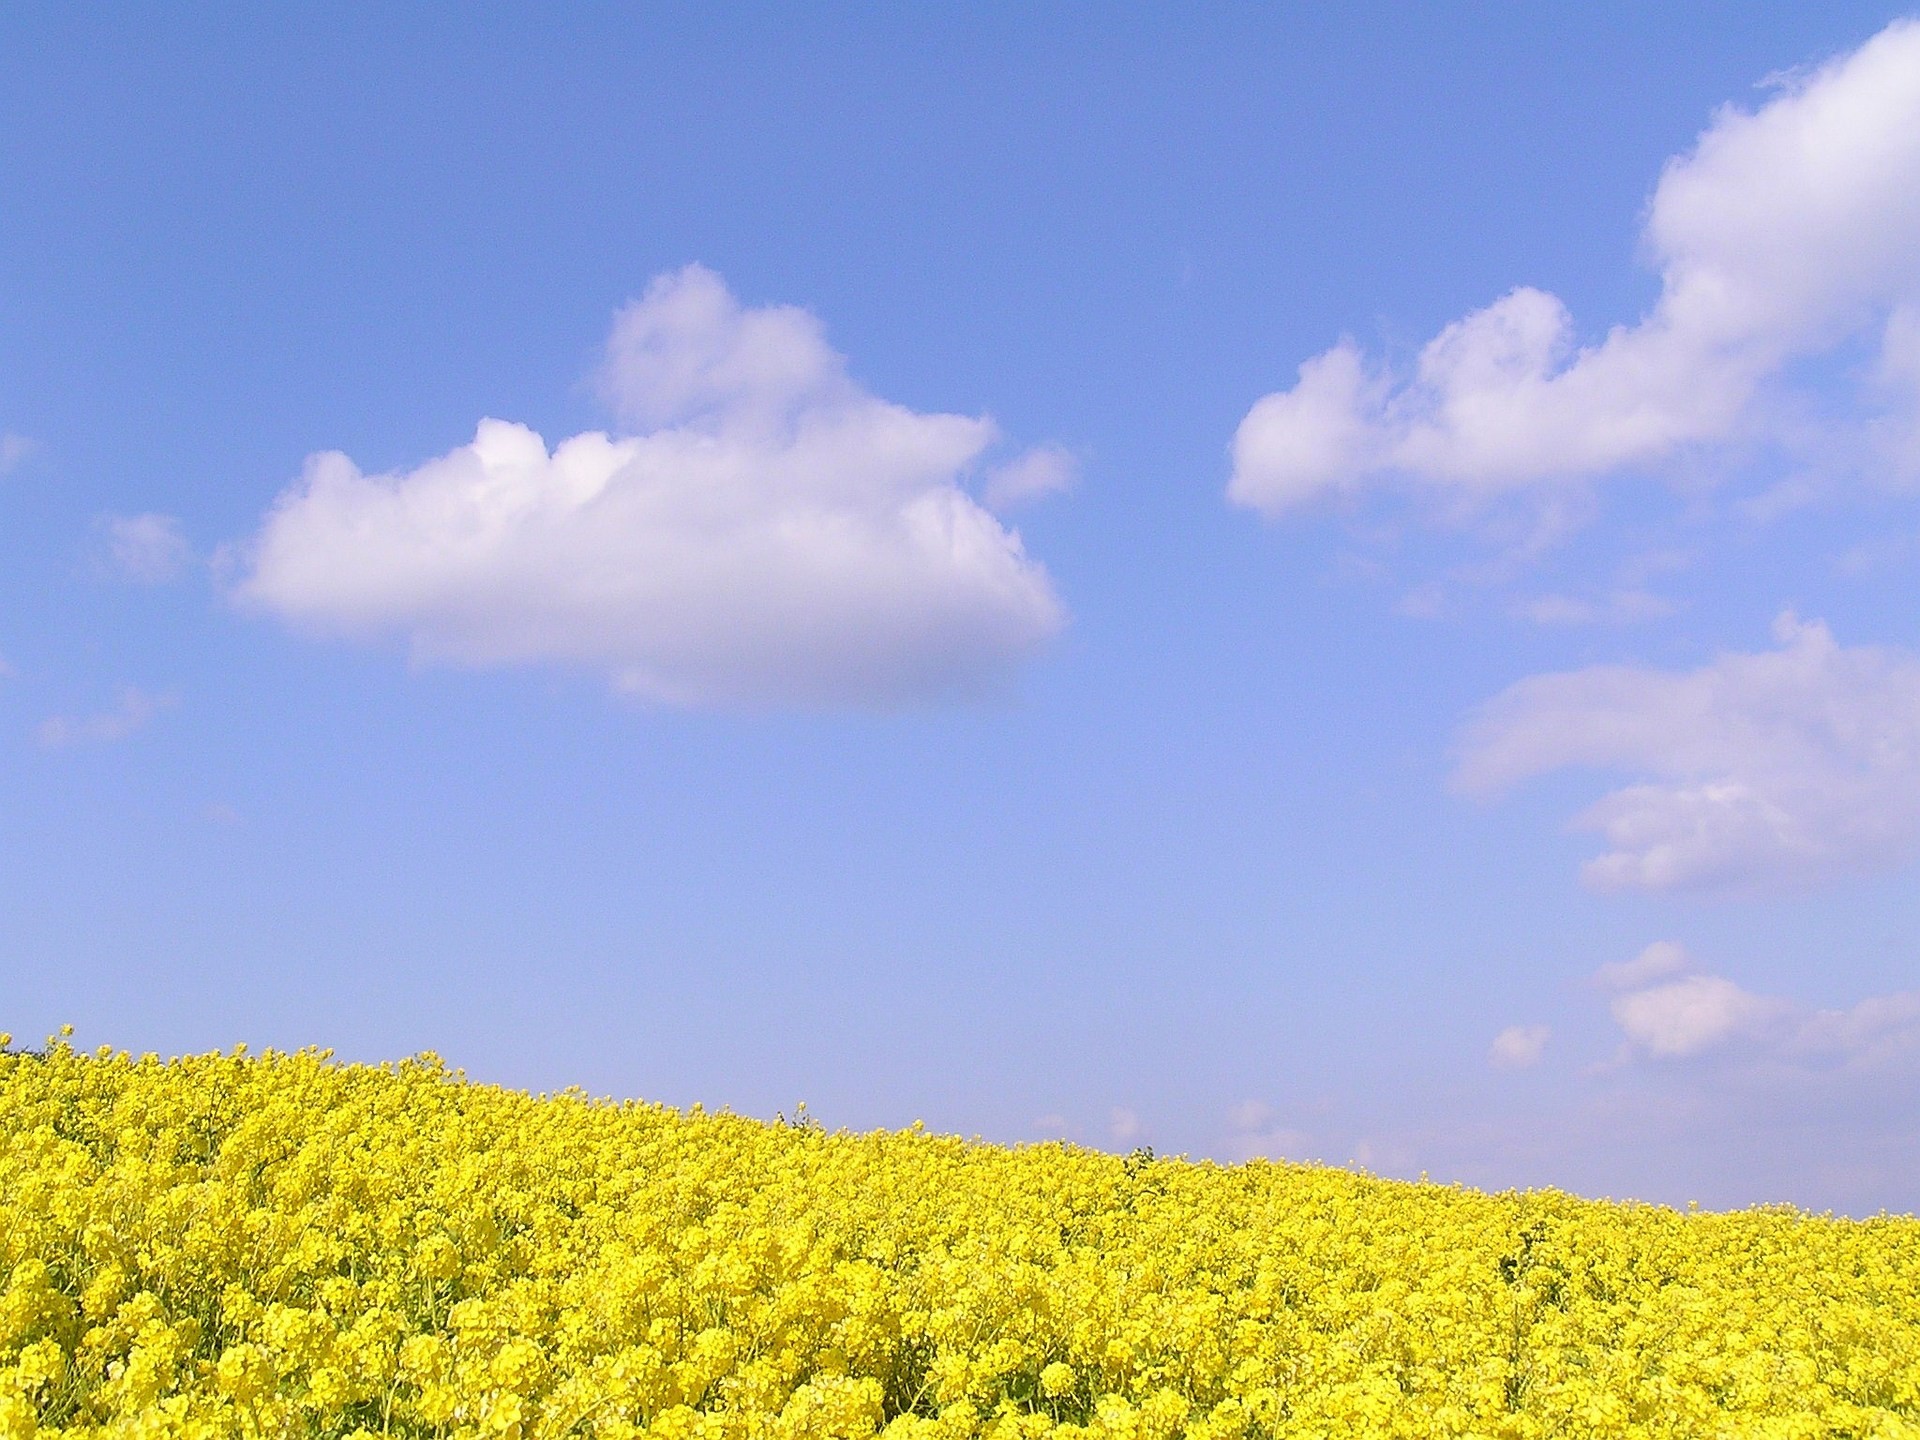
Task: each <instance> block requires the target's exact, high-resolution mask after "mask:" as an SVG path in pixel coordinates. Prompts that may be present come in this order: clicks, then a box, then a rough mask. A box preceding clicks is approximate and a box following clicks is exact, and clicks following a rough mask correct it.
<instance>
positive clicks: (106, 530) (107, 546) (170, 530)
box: [99, 515, 193, 585]
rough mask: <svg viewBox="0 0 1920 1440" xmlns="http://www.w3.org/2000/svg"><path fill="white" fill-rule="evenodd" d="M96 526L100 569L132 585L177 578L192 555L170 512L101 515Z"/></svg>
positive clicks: (163, 581) (162, 581) (178, 523)
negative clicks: (166, 513) (98, 536)
mask: <svg viewBox="0 0 1920 1440" xmlns="http://www.w3.org/2000/svg"><path fill="white" fill-rule="evenodd" d="M99 529H100V535H101V553H100V563H101V568H102V569H103V570H105V571H106V572H107V573H109V574H112V575H114V576H117V577H118V578H120V579H122V580H126V581H128V582H130V583H132V584H135V585H164V584H166V583H167V582H168V581H170V580H177V579H179V578H180V575H181V572H182V571H184V570H185V569H186V568H187V564H188V562H189V561H190V560H191V559H192V558H193V551H192V549H191V547H189V546H188V544H187V537H186V536H185V535H184V534H182V533H181V531H180V522H179V521H178V520H176V519H174V518H173V516H171V515H103V516H102V517H101V518H100V521H99Z"/></svg>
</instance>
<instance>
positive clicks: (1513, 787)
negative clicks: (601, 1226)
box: [0, 4, 1920, 1211]
mask: <svg viewBox="0 0 1920 1440" xmlns="http://www.w3.org/2000/svg"><path fill="white" fill-rule="evenodd" d="M1903 13H1904V12H1903V11H1902V10H1900V9H1899V8H1898V7H1890V6H1882V5H1847V4H1834V5H1828V6H1823V7H1806V6H1785V5H1780V6H1741V7H1734V6H1726V5H1698V6H1692V7H1686V8H1682V9H1678V10H1676V9H1675V8H1673V7H1654V6H1636V7H1607V8H1606V9H1605V10H1603V11H1600V12H1596V13H1583V14H1579V15H1575V14H1572V13H1571V12H1553V13H1548V12H1543V11H1540V10H1538V9H1537V7H1523V6H1492V5H1489V6H1476V7H1473V8H1471V9H1470V10H1466V11H1454V10H1442V9H1441V8H1439V7H1433V8H1431V9H1430V10H1428V11H1425V12H1414V13H1409V12H1408V11H1407V10H1406V8H1405V7H1394V6H1381V7H1371V8H1363V7H1340V8H1339V10H1338V11H1337V13H1336V12H1326V13H1321V12H1316V11H1310V10H1307V9H1304V8H1302V9H1299V10H1296V11H1291V12H1289V11H1282V10H1278V9H1273V8H1267V7H1213V8H1211V9H1208V10H1206V11H1204V12H1192V11H1183V12H1180V13H1178V14H1176V13H1174V12H1173V11H1171V10H1162V9H1150V8H1145V7H1134V8H1128V9H1123V10H1101V9H1096V8H1094V7H1065V6H1061V7H1053V8H1050V9H1045V10H1042V11H1038V12H1036V11H1033V10H1032V9H1030V8H1028V7H1013V6H1007V7H985V8H976V9H974V10H971V11H961V10H957V9H952V10H928V9H924V8H917V9H909V8H905V7H902V8H899V9H897V10H893V11H884V10H875V9H872V8H870V7H866V8H856V7H815V8H811V9H808V10H804V11H802V10H797V9H794V8H792V7H777V8H776V7H767V8H764V9H756V8H747V9H738V10H734V11H731V12H729V13H727V14H725V15H720V14H717V13H714V12H711V11H709V10H707V9H705V8H702V7H692V6H688V7H675V6H659V7H650V8H633V7H616V6H610V5H609V6H598V7H583V8H582V9H580V10H579V11H578V12H576V13H574V14H572V15H570V16H568V17H566V19H565V20H564V21H555V20H553V19H552V18H551V17H549V16H547V15H544V14H534V13H532V12H521V13H517V14H516V13H509V12H504V11H499V10H487V11H485V12H480V11H473V10H461V11H456V10H453V9H451V8H447V9H439V10H432V9H413V10H409V11H407V12H405V13H404V14H401V15H395V14H393V13H390V12H389V11H387V10H381V9H375V8H372V7H369V8H367V9H365V10H363V11H361V12H359V13H350V12H347V11H344V10H340V9H337V8H336V9H333V10H330V11H329V12H328V13H327V14H326V15H325V16H320V15H318V14H314V15H309V16H306V17H299V16H286V15H262V14H260V13H258V12H257V11H256V10H253V9H247V8H243V7H229V8H221V9H215V8H201V9H196V10H194V11H193V12H192V13H191V14H188V15H184V16H183V15H180V14H174V13H166V14H162V13H161V12H159V11H154V12H151V13H149V14H147V15H144V16H142V15H139V14H137V13H130V12H123V13H121V14H118V15H116V16H112V17H98V16H89V15H85V14H81V13H77V12H74V11H73V10H72V9H71V7H56V6H13V7H9V8H8V9H7V11H6V13H5V15H4V16H0V53H4V54H5V55H6V56H7V61H6V68H7V74H8V81H7V84H6V85H5V86H4V87H0V435H4V436H5V437H7V438H6V439H5V440H4V441H0V464H3V465H4V473H3V474H0V657H4V659H5V662H6V669H5V672H4V679H0V797H3V798H0V1028H4V1029H8V1030H11V1031H12V1032H13V1033H15V1034H16V1035H18V1036H22V1037H35V1036H38V1035H40V1034H44V1033H47V1031H48V1030H50V1029H52V1028H53V1027H54V1026H56V1025H59V1024H61V1023H65V1022H72V1023H73V1024H75V1025H76V1026H77V1027H78V1030H79V1039H80V1040H81V1041H82V1042H83V1043H89V1044H93V1043H110V1044H113V1045H115V1046H123V1047H127V1048H130V1049H133V1050H136V1051H138V1050H145V1049H152V1050H158V1051H162V1052H176V1051H180V1050H185V1049H201V1048H208V1047H214V1046H224V1045H228V1044H231V1043H233V1042H234V1041H237V1040H246V1041H248V1042H250V1043H251V1044H253V1045H255V1046H262V1045H277V1046H295V1045H303V1044H322V1045H328V1046H332V1047H334V1048H335V1049H336V1050H338V1051H339V1052H340V1053H341V1054H342V1055H345V1056H348V1057H352V1058H381V1057H390V1056H395V1055H399V1054H404V1053H409V1052H412V1051H415V1050H420V1049H426V1048H431V1049H434V1050H437V1051H440V1052H441V1053H443V1054H445V1055H446V1056H447V1057H448V1058H449V1059H450V1060H451V1061H452V1062H453V1063H456V1064H460V1065H464V1066H465V1067H466V1068H467V1069H468V1070H469V1072H470V1073H472V1074H474V1075H476V1076H478V1077H481V1078H484V1079H489V1080H498V1081H502V1082H506V1083H511V1084H515V1085H522V1086H529V1087H533V1088H552V1087H558V1086H563V1085H569V1084H580V1085H584V1086H585V1087H587V1088H588V1089H590V1090H592V1091H595V1092H597V1093H612V1094H620V1095H641V1096H646V1097H649V1098H654V1099H660V1100H665V1101H668V1102H671V1103H675V1104H685V1103H690V1102H693V1101H696V1100H697V1101H700V1102H703V1103H705V1104H707V1105H708V1106H710V1107H715V1106H721V1105H730V1106H732V1107H734V1108H736V1109H739V1110H743V1111H747V1112H751V1113H756V1114H771V1113H772V1112H773V1111H775V1110H776V1109H789V1108H790V1107H791V1106H792V1104H793V1103H794V1102H795V1101H796V1100H799V1099H805V1100H806V1101H808V1102H809V1105H810V1108H811V1109H812V1110H814V1111H815V1112H816V1113H817V1114H819V1115H820V1116H821V1117H822V1118H823V1119H825V1120H826V1121H827V1123H829V1124H832V1125H842V1124H844V1125H848V1126H852V1127H856V1128H864V1127H869V1126H899V1125H904V1124H907V1123H910V1122H911V1121H912V1120H914V1119H916V1118H924V1119H925V1120H926V1121H927V1123H929V1124H930V1125H933V1126H935V1127H937V1128H940V1129H945V1130H954V1131H960V1132H964V1133H979V1134H982V1135H985V1136H987V1137H989V1138H993V1139H998V1140H1009V1141H1014V1140H1026V1139H1037V1138H1042V1137H1045V1136H1050V1135H1062V1134H1064V1135H1067V1136H1070V1137H1072V1138H1075V1139H1078V1140H1080V1141H1083V1142H1085V1143H1088V1144H1094V1145H1101V1146H1107V1147H1111V1148H1118V1149H1128V1148H1131V1147H1132V1146H1134V1145H1138V1144H1152V1145H1153V1146H1155V1147H1156V1148H1157V1149H1159V1150H1162V1151H1185V1152H1188V1153H1191V1154H1193V1155H1196V1156H1199V1155H1205V1156H1212V1157H1216V1158H1220V1159H1235V1158H1240V1157H1243V1156H1247V1155H1252V1154H1271V1155H1282V1154H1284V1155H1287V1156H1290V1157H1294V1158H1319V1159H1325V1160H1329V1161H1333V1162H1336V1163H1358V1164H1363V1165H1367V1166H1369V1167H1371V1168H1374V1169H1376V1170H1380V1171H1382V1172H1385V1173H1393V1174H1417V1173H1419V1172H1421V1171H1426V1172H1428V1173H1430V1174H1432V1175H1433V1176H1435V1177H1436V1178H1442V1179H1449V1180H1453V1179H1458V1180H1462V1181H1465V1182H1468V1183H1473V1184H1482V1185H1500V1186H1504V1185H1549V1184H1550V1185H1560V1186H1565V1187H1569V1188H1573V1189H1578V1190H1582V1191H1585V1192H1589V1193H1596V1194H1598V1193H1606V1194H1615V1195H1628V1194H1631V1195H1637V1196H1642V1197H1645V1198H1650V1199H1655V1200H1662V1201H1674V1202H1678V1201H1685V1200H1688V1199H1698V1200H1701V1201H1703V1202H1704V1203H1708V1204H1714V1205H1733V1204H1747V1203H1754V1202H1759V1201H1772V1200H1791V1201H1795V1202H1797V1203H1801V1204H1806V1205H1812V1206H1816V1207H1822V1208H1824V1207H1838V1208H1843V1209H1849V1210H1853V1211H1867V1210H1872V1209H1875V1208H1879V1207H1888V1208H1895V1209H1902V1210H1910V1209H1913V1208H1915V1207H1916V1206H1920V1159H1916V1156H1917V1155H1920V1148H1917V1147H1916V1146H1915V1143H1914V1142H1915V1140H1916V1138H1917V1137H1916V1125H1917V1124H1920V978H1917V977H1916V970H1917V969H1920V965H1917V963H1916V962H1920V887H1916V885H1915V883H1914V882H1915V875H1916V870H1915V856H1916V851H1920V619H1916V612H1915V608H1914V594H1915V588H1914V587H1915V579H1916V573H1917V567H1920V258H1916V257H1920V201H1916V199H1915V197H1916V196H1920V142H1916V141H1915V140H1914V139H1913V138H1912V137H1913V136H1916V135H1920V125H1910V124H1909V123H1908V122H1909V121H1910V120H1911V119H1912V118H1913V117H1914V116H1916V115H1920V30H1915V29H1912V28H1908V27H1906V26H1905V25H1904V24H1903V23H1902V16H1903ZM1303 367H1304V368H1303ZM483 421H492V422H499V423H497V424H493V425H490V426H487V427H484V428H483V427H482V422H483ZM596 435H598V436H601V437H603V438H598V439H596V438H591V437H594V436H596ZM580 436H586V437H589V438H587V439H584V440H580V441H578V442H577V443H574V444H572V445H571V446H569V445H568V444H567V443H566V442H568V441H569V440H570V439H571V438H572V437H580ZM536 437H538V439H536ZM313 457H332V458H319V459H315V458H313Z"/></svg>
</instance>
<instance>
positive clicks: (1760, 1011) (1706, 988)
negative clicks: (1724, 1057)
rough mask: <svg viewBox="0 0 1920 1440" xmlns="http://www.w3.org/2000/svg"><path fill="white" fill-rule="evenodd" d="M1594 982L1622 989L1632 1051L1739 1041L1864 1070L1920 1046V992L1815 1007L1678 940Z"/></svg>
mask: <svg viewBox="0 0 1920 1440" xmlns="http://www.w3.org/2000/svg"><path fill="white" fill-rule="evenodd" d="M1594 980H1595V982H1596V983H1597V984H1599V985H1600V986H1601V987H1602V988H1603V989H1608V990H1612V991H1614V992H1615V993H1614V998H1613V1000H1612V1001H1611V1002H1610V1005H1609V1009H1610V1010H1611V1012H1612V1015H1613V1019H1614V1023H1615V1024H1617V1025H1618V1026H1619V1027H1620V1031H1621V1033H1622V1035H1623V1036H1624V1037H1625V1041H1626V1045H1627V1051H1628V1054H1629V1056H1632V1055H1645V1056H1648V1057H1651V1058H1653V1059H1659V1060H1679V1059H1687V1058H1691V1057H1694V1056H1698V1055H1704V1054H1706V1053H1708V1052H1710V1051H1715V1050H1722V1049H1726V1048H1728V1047H1732V1046H1735V1045H1740V1046H1742V1047H1744V1048H1745V1050H1746V1051H1747V1053H1748V1054H1749V1056H1750V1057H1754V1058H1760V1059H1764V1060H1767V1061H1770V1062H1772V1063H1774V1064H1777V1065H1785V1066H1788V1067H1791V1068H1833V1067H1835V1066H1839V1067H1843V1068H1844V1067H1856V1068H1857V1067H1863V1066H1865V1067H1872V1066H1876V1065H1880V1064H1884V1063H1886V1062H1888V1061H1891V1060H1894V1059H1898V1058H1902V1057H1907V1056H1911V1055H1914V1054H1920V991H1901V992H1898V993H1895V994H1891V995H1875V996H1870V997H1869V998H1867V999H1865V1000H1862V1001H1859V1002H1858V1003H1856V1004H1854V1005H1852V1006H1849V1007H1848V1008H1846V1009H1844V1010H1817V1009H1812V1008H1810V1007H1807V1006H1803V1005H1796V1004H1794V1003H1793V1002H1791V1001H1789V1000H1786V999H1783V998H1781V997H1778V996H1772V995H1760V994H1755V993H1754V992H1753V991H1750V990H1747V989H1744V988H1743V987H1741V986H1740V985H1738V984H1736V983H1735V982H1734V981H1732V980H1729V979H1727V978H1726V977H1725V976H1723V975H1713V974H1708V973H1706V972H1704V971H1701V970H1699V969H1698V968H1697V967H1696V966H1695V965H1694V963H1693V960H1692V957H1690V956H1689V955H1688V954H1687V953H1686V951H1685V950H1684V949H1683V948H1682V947H1681V946H1679V945H1677V944H1675V943H1674V942H1672V941H1660V942H1656V943H1655V944H1653V945H1650V946H1648V947H1647V949H1646V950H1644V951H1643V952H1641V954H1640V956H1639V957H1638V958H1637V959H1635V960H1632V961H1628V962H1625V963H1622V964H1616V965H1606V966H1602V967H1601V969H1600V970H1599V971H1597V972H1596V973H1595V976H1594Z"/></svg>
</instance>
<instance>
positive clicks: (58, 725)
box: [34, 685, 180, 750]
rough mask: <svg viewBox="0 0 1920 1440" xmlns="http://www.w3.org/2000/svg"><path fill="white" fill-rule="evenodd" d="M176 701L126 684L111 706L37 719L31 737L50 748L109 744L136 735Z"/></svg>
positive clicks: (59, 748) (177, 698)
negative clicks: (81, 714)
mask: <svg viewBox="0 0 1920 1440" xmlns="http://www.w3.org/2000/svg"><path fill="white" fill-rule="evenodd" d="M179 703H180V701H179V697H178V696H176V695H171V694H165V695H153V694H149V693H148V692H147V691H145V690H142V689H140V688H138V687H137V686H132V685H129V686H128V687H127V688H126V689H124V690H122V691H121V692H120V700H119V703H118V704H116V705H115V706H114V707H113V708H112V709H110V710H103V711H101V712H99V713H98V714H95V715H86V716H80V717H74V716H68V715H50V716H48V717H47V718H46V719H45V720H42V721H41V722H40V724H39V726H38V728H37V729H36V730H35V731H34V737H35V738H36V739H37V740H38V741H39V742H40V744H41V745H43V746H45V747H46V748H47V749H49V750H64V749H67V748H69V747H71V746H75V745H110V744H112V743H113V742H115V741H117V740H125V739H127V738H128V737H129V736H132V735H134V734H137V733H138V732H139V731H140V730H142V729H144V728H145V727H146V725H147V723H148V722H149V721H150V720H152V719H153V718H154V716H156V715H158V714H160V713H161V712H162V711H165V710H171V709H172V708H173V707H174V706H175V705H177V704H179Z"/></svg>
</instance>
